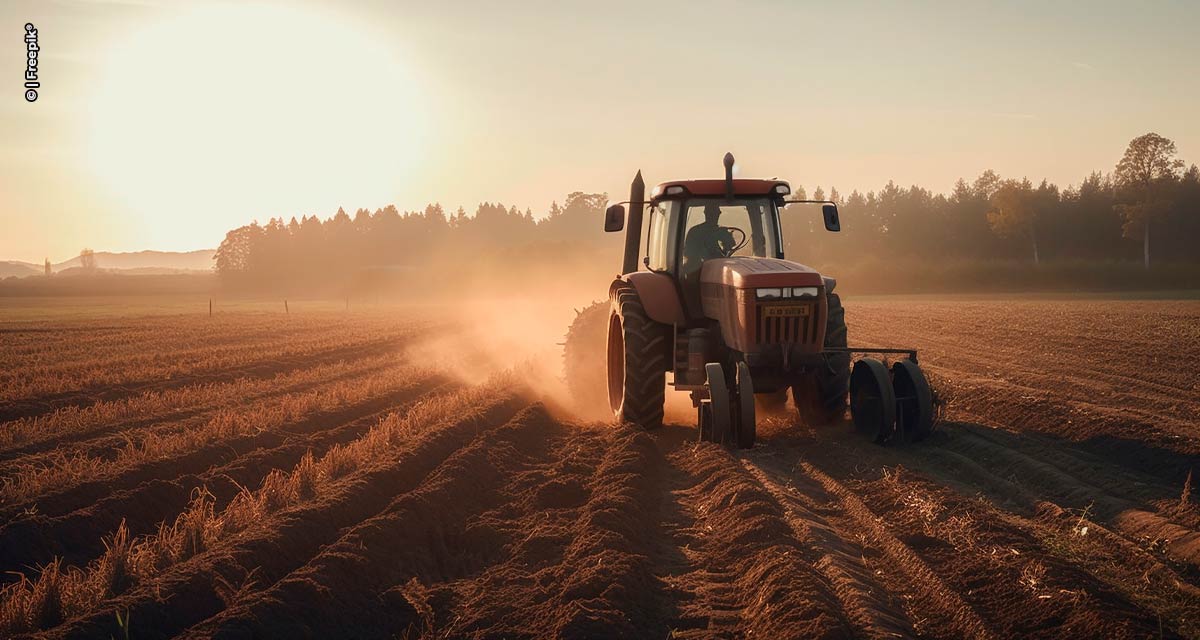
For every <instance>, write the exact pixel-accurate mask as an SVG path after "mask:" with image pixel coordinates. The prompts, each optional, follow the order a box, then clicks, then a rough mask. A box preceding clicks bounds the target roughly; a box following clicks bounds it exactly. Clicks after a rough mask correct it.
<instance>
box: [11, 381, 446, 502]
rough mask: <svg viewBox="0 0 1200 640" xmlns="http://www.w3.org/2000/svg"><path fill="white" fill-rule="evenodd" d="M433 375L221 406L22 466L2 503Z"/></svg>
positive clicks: (341, 406) (394, 389) (331, 387)
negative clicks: (106, 444)
mask: <svg viewBox="0 0 1200 640" xmlns="http://www.w3.org/2000/svg"><path fill="white" fill-rule="evenodd" d="M429 376H430V373H429V372H428V371H426V370H423V369H417V368H413V367H396V368H391V369H386V370H384V371H379V372H376V373H374V374H373V375H368V376H362V377H358V378H353V379H347V380H342V381H339V382H335V383H333V384H329V385H326V386H323V387H318V388H316V389H312V390H309V391H304V392H299V393H291V394H285V395H282V396H277V397H270V398H266V399H264V400H262V401H260V402H258V403H255V404H252V405H250V406H248V407H233V408H222V409H219V410H218V411H217V412H216V413H215V414H214V415H213V416H212V417H211V418H209V420H208V421H207V422H206V423H204V424H203V425H201V426H199V427H197V428H193V429H186V430H183V431H176V432H167V433H155V432H150V433H147V434H145V435H144V436H142V438H141V439H140V440H133V439H132V438H131V439H130V440H128V441H127V443H126V444H125V446H123V447H121V448H119V449H118V450H117V451H116V453H115V455H113V454H109V453H107V452H101V453H97V454H86V453H73V454H63V455H60V456H58V457H52V458H50V459H48V460H45V461H43V462H41V463H40V464H37V465H36V466H32V465H31V466H28V467H25V468H20V469H17V470H16V471H14V472H12V473H10V474H9V475H8V476H6V477H4V478H3V479H2V480H0V504H20V503H22V502H25V501H28V500H31V499H33V498H35V497H36V496H39V495H42V494H43V493H45V492H46V491H48V490H54V491H61V490H63V489H64V488H69V487H71V486H75V485H78V484H79V483H82V482H85V481H86V482H92V481H99V480H104V479H108V478H113V477H117V476H119V475H120V474H122V473H124V472H126V471H128V470H129V469H131V468H134V467H137V466H138V465H142V464H147V463H150V462H154V461H158V460H164V459H169V458H172V457H177V456H180V455H183V454H186V453H189V452H192V451H196V450H199V449H201V448H203V447H205V446H209V445H212V444H214V443H218V442H223V441H226V440H231V439H234V438H238V437H242V436H247V435H252V434H255V433H260V432H263V431H271V430H277V429H280V428H283V427H285V426H287V425H289V424H294V423H298V422H301V421H303V420H305V419H311V417H312V416H314V415H320V414H322V413H329V412H333V411H337V410H339V409H344V408H346V407H350V406H354V405H357V404H361V403H363V402H367V401H369V400H371V399H374V398H379V397H384V396H387V395H392V394H395V393H397V392H400V391H402V390H404V389H408V388H412V387H413V386H414V385H418V384H420V383H421V382H423V381H425V380H427V379H428V378H429Z"/></svg>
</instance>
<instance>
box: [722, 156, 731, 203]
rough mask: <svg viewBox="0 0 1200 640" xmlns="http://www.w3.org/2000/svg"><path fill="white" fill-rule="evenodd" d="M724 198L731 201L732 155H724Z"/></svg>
mask: <svg viewBox="0 0 1200 640" xmlns="http://www.w3.org/2000/svg"><path fill="white" fill-rule="evenodd" d="M724 162H725V197H726V198H729V199H730V200H733V154H732V153H729V152H726V153H725V161H724Z"/></svg>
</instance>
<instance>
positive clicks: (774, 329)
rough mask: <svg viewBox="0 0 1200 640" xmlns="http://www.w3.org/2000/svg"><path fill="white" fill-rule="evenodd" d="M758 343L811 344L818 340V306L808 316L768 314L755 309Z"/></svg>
mask: <svg viewBox="0 0 1200 640" xmlns="http://www.w3.org/2000/svg"><path fill="white" fill-rule="evenodd" d="M755 315H756V322H755V325H756V326H757V328H758V335H757V338H758V339H757V342H758V344H809V343H813V342H816V340H817V306H816V305H812V306H811V307H810V309H809V314H808V315H806V316H767V315H766V314H765V313H764V312H763V306H762V305H759V306H758V307H757V308H756V309H755Z"/></svg>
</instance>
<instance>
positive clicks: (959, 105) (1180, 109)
mask: <svg viewBox="0 0 1200 640" xmlns="http://www.w3.org/2000/svg"><path fill="white" fill-rule="evenodd" d="M834 4H835V3H806V2H750V1H746V0H743V1H740V2H697V1H691V2H658V3H654V2H612V1H608V2H601V1H592V2H586V3H576V2H564V1H557V2H512V3H497V2H478V3H474V2H472V3H454V2H429V1H428V0H424V1H422V2H416V3H405V2H385V1H382V0H380V1H378V2H339V3H333V2H330V3H316V2H292V3H286V4H285V3H274V4H273V3H263V4H251V3H227V4H220V3H187V2H154V1H151V0H144V1H141V0H124V1H121V0H114V1H104V0H57V1H55V0H36V1H18V2H13V1H7V2H4V3H3V5H2V6H0V27H2V28H0V33H4V34H8V35H7V36H5V38H0V225H2V231H0V259H22V260H29V261H40V260H41V259H42V258H43V257H45V256H49V257H50V258H51V259H52V260H55V261H58V260H62V259H64V258H67V257H70V256H71V255H74V254H76V253H78V251H79V249H80V248H81V247H84V246H88V247H92V248H94V249H96V250H115V251H127V250H137V249H164V250H184V249H196V248H210V247H215V246H216V245H217V244H218V243H219V242H220V241H221V239H222V238H223V237H224V233H225V231H227V230H229V229H231V228H233V227H236V226H239V225H241V224H245V223H247V222H249V221H251V220H253V219H258V220H260V221H265V220H266V219H267V218H270V217H272V216H285V217H290V216H292V215H297V216H299V215H300V214H305V213H318V214H320V215H321V216H323V217H324V216H328V215H330V214H332V213H333V212H334V211H336V209H337V207H338V206H339V205H341V206H345V207H346V209H347V210H350V211H353V210H354V209H355V208H357V207H368V208H370V209H372V210H374V209H375V208H377V207H380V206H384V205H386V204H389V203H394V204H396V205H397V206H398V207H400V208H401V209H417V208H421V207H423V206H424V205H425V204H426V203H427V202H431V201H440V202H441V203H442V204H443V205H444V206H445V207H446V208H447V210H450V211H452V210H454V209H455V208H457V207H458V206H459V205H463V206H465V207H466V209H467V210H468V211H472V212H473V211H474V207H475V204H476V203H478V202H480V201H482V200H489V201H493V202H494V201H501V202H504V203H505V204H516V205H517V206H518V207H520V208H522V209H524V208H525V207H527V206H528V207H531V208H532V209H533V210H534V211H535V212H539V213H540V212H543V211H545V210H546V209H547V208H548V207H549V204H550V202H551V201H552V200H555V199H557V200H559V201H561V200H562V198H563V196H564V195H565V194H566V193H568V192H570V191H576V190H582V191H596V192H600V191H607V192H608V193H610V194H612V195H614V196H618V195H619V196H622V199H623V196H624V193H625V190H626V189H627V185H628V183H629V180H630V178H631V177H632V175H633V173H634V171H635V170H636V169H638V168H640V169H642V170H643V172H644V174H645V175H646V178H647V181H648V182H651V183H653V182H657V181H660V180H665V179H668V178H680V177H705V176H713V177H717V176H719V175H720V172H721V166H720V160H721V156H722V154H723V153H724V152H725V151H733V152H734V154H735V155H736V156H737V158H738V161H739V171H740V172H741V174H742V175H754V176H765V177H772V176H778V177H782V178H787V179H790V180H792V181H793V183H800V184H803V185H805V186H806V187H808V188H809V189H810V190H811V189H812V188H813V187H815V186H817V185H822V186H824V187H825V188H826V189H828V188H829V186H830V185H833V186H836V187H838V189H839V190H841V191H842V192H845V193H848V192H849V191H850V190H851V189H854V188H857V189H860V190H864V191H866V190H871V189H878V188H879V187H880V186H882V185H883V184H884V183H886V181H887V180H888V179H894V180H896V182H898V183H900V184H903V185H908V184H914V183H915V184H920V185H922V186H925V187H929V188H931V189H934V190H937V191H946V190H948V189H950V188H951V187H952V185H953V183H954V181H955V180H956V179H957V178H958V177H967V178H968V179H969V178H971V177H973V176H976V175H978V174H979V173H980V172H981V171H983V170H984V169H988V168H992V169H995V170H996V171H998V172H1000V173H1001V174H1002V175H1006V176H1018V177H1019V176H1027V177H1029V178H1031V179H1034V180H1038V179H1041V178H1049V179H1050V180H1052V181H1054V182H1057V183H1059V184H1061V185H1064V186H1065V185H1066V184H1069V183H1077V182H1079V180H1080V179H1081V178H1082V177H1083V176H1084V175H1085V174H1086V173H1087V172H1089V171H1091V170H1093V169H1100V170H1104V171H1109V170H1111V168H1112V167H1113V165H1114V164H1115V163H1116V161H1117V160H1118V158H1119V157H1120V155H1121V153H1122V151H1123V150H1124V147H1125V145H1126V143H1127V142H1128V141H1129V140H1130V139H1131V138H1133V137H1135V136H1137V135H1140V134H1142V133H1145V132H1147V131H1156V132H1158V133H1160V134H1162V135H1165V136H1167V137H1169V138H1172V139H1174V140H1175V141H1176V142H1177V143H1178V146H1179V152H1180V156H1181V157H1183V158H1184V159H1185V160H1188V161H1189V162H1197V161H1200V117H1197V116H1196V114H1197V113H1198V111H1197V109H1198V106H1200V80H1197V78H1198V77H1200V74H1198V73H1197V63H1198V62H1200V38H1197V37H1196V33H1197V30H1198V28H1200V2H1195V1H1189V2H1140V3H1129V2H1080V3H1070V2H1045V1H1042V2H1010V3H1005V6H1004V7H999V6H993V4H999V3H984V2H961V1H960V2H945V3H940V2H910V3H903V4H901V3H896V5H895V6H888V5H882V4H877V3H854V2H841V3H836V6H833V5H834ZM26 22H30V23H33V24H34V25H35V26H36V27H37V29H38V35H39V46H40V47H41V52H40V54H41V57H40V62H41V64H40V66H39V70H40V80H41V83H42V88H41V91H40V94H39V97H38V100H37V101H36V102H33V103H29V102H26V100H25V96H24V89H23V87H22V75H23V72H24V66H25V48H24V46H25V45H24V42H23V40H22V38H23V35H24V24H25V23H26ZM4 42H7V43H8V44H3V43H4ZM599 230H600V221H599V220H597V233H599Z"/></svg>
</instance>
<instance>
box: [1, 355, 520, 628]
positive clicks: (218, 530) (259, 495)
mask: <svg viewBox="0 0 1200 640" xmlns="http://www.w3.org/2000/svg"><path fill="white" fill-rule="evenodd" d="M518 385H519V382H518V381H516V380H514V379H511V378H509V377H508V376H505V377H504V378H503V379H493V380H492V381H491V382H490V383H489V384H485V385H482V386H480V387H476V388H472V389H468V390H465V391H461V392H458V393H454V394H450V395H446V396H436V397H434V398H430V399H428V400H426V401H424V402H422V403H421V404H419V405H417V406H415V407H414V408H413V409H412V410H410V411H409V412H407V413H405V414H403V415H400V414H391V415H389V416H387V417H386V418H384V419H382V420H381V421H380V422H379V423H378V424H377V425H375V426H374V427H373V428H372V429H371V430H370V431H369V432H368V433H366V434H364V435H363V436H362V437H361V438H359V439H357V440H355V441H353V442H351V443H349V444H347V445H344V446H336V447H334V448H332V449H331V450H329V451H328V452H327V453H326V454H325V455H323V456H321V457H320V458H319V459H318V458H316V457H315V456H313V455H312V454H311V452H310V453H308V454H306V455H305V456H304V457H303V458H302V459H301V460H300V462H298V463H297V464H296V465H295V467H294V468H293V469H292V470H291V471H289V472H285V471H281V470H274V471H272V472H271V473H270V474H268V475H267V477H266V478H264V480H263V482H262V484H261V486H259V487H258V488H257V489H255V490H250V489H243V490H242V491H241V492H240V493H239V494H238V495H237V496H235V497H234V498H233V500H231V501H230V503H229V505H228V506H226V507H225V509H224V510H221V511H218V510H217V509H216V501H215V499H214V498H213V496H212V495H211V494H210V493H208V492H207V491H205V490H203V489H197V490H196V491H195V493H193V496H192V499H191V502H190V503H189V504H188V506H187V508H186V509H185V510H184V512H183V513H181V514H180V515H179V516H178V517H176V519H175V520H174V522H172V523H170V524H167V523H163V524H161V525H160V526H159V529H158V531H156V532H155V533H153V534H150V535H148V536H144V537H142V538H139V539H136V540H131V539H130V538H129V535H128V531H127V530H126V528H125V526H124V524H122V525H121V527H120V528H118V530H117V532H116V533H115V534H114V535H113V536H112V537H111V538H110V539H109V540H108V541H107V543H106V550H105V552H104V554H103V555H102V556H101V557H100V558H98V559H97V560H95V561H94V562H92V563H91V564H90V565H88V566H87V567H86V568H82V569H81V568H78V567H65V568H64V567H63V566H62V565H61V563H60V562H58V561H55V562H54V563H52V564H51V565H49V566H47V567H45V568H43V569H42V571H41V572H40V574H39V575H38V577H37V578H36V579H35V580H30V579H27V578H24V577H22V580H21V582H18V583H15V584H12V585H9V586H7V587H5V588H4V589H3V590H0V636H8V635H12V634H16V633H25V632H32V631H37V630H41V629H48V628H51V627H53V626H55V625H57V624H59V623H61V622H62V620H64V619H66V618H69V617H71V616H76V615H80V614H83V613H86V612H89V611H92V610H94V609H95V608H96V607H97V606H98V605H99V604H101V603H102V602H104V601H105V600H106V599H108V598H110V597H112V596H114V595H117V594H120V593H122V592H124V591H127V590H129V589H130V588H133V587H136V586H139V585H142V584H146V583H149V582H151V581H153V580H154V579H155V578H156V577H157V576H159V575H161V574H162V573H163V572H164V571H166V570H168V569H170V568H171V567H173V566H176V565H178V564H180V563H183V562H186V561H187V560H188V559H190V558H193V557H195V556H198V555H200V554H203V553H205V552H206V551H208V550H210V549H213V548H214V547H215V546H217V545H219V544H221V543H222V542H223V541H226V540H229V539H230V538H231V537H232V536H234V535H235V534H238V533H240V532H243V531H247V530H249V529H251V528H253V527H270V526H271V524H272V522H271V517H272V516H273V515H274V514H276V513H279V512H280V511H282V510H284V509H288V508H290V507H294V506H296V505H300V504H303V503H305V502H306V501H309V500H312V499H313V498H315V497H317V496H320V495H322V494H323V493H325V492H327V491H329V490H331V489H332V488H333V487H334V486H335V484H336V483H337V482H338V481H339V480H340V479H343V478H346V477H348V476H351V475H353V474H355V473H358V472H361V471H364V470H367V469H370V468H371V467H373V466H375V465H377V464H381V463H385V462H387V461H389V460H393V459H394V458H395V455H396V451H397V449H398V448H400V447H402V446H404V444H405V443H406V441H407V440H408V439H410V438H413V437H420V434H421V433H422V432H427V431H429V430H432V429H435V428H436V427H437V425H447V424H452V423H458V422H463V421H466V420H470V419H472V418H474V417H476V416H478V415H481V414H482V413H483V412H486V411H487V410H489V409H490V408H491V407H494V406H495V405H497V404H499V403H502V402H504V401H506V400H507V399H508V398H509V396H506V395H504V394H501V393H498V392H497V391H496V390H497V389H504V388H512V387H515V386H518Z"/></svg>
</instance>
